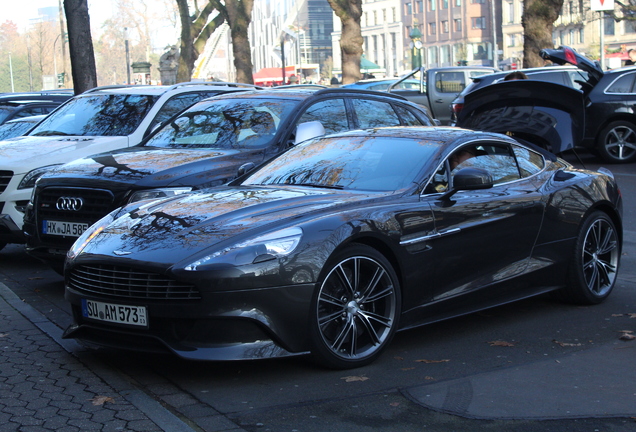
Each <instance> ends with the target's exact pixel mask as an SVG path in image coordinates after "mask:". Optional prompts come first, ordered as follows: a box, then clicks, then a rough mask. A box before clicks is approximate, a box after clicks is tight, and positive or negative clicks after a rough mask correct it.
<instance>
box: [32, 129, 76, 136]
mask: <svg viewBox="0 0 636 432" xmlns="http://www.w3.org/2000/svg"><path fill="white" fill-rule="evenodd" d="M54 135H60V136H67V135H69V134H67V133H66V132H60V131H52V130H51V131H42V132H38V133H34V134H33V135H31V136H54Z"/></svg>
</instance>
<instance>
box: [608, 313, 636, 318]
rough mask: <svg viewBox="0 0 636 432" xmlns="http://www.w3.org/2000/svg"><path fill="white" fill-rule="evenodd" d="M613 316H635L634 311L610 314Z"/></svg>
mask: <svg viewBox="0 0 636 432" xmlns="http://www.w3.org/2000/svg"><path fill="white" fill-rule="evenodd" d="M612 316H613V317H622V316H626V317H630V318H636V313H631V312H630V313H622V314H612Z"/></svg>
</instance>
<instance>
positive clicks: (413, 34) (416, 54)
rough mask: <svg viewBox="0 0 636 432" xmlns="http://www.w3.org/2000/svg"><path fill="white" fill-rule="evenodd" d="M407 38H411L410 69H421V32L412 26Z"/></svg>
mask: <svg viewBox="0 0 636 432" xmlns="http://www.w3.org/2000/svg"><path fill="white" fill-rule="evenodd" d="M409 37H410V38H411V69H418V68H421V67H422V32H421V31H420V30H419V29H418V28H417V26H416V25H414V26H413V28H411V31H410V33H409Z"/></svg>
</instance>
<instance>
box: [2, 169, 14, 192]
mask: <svg viewBox="0 0 636 432" xmlns="http://www.w3.org/2000/svg"><path fill="white" fill-rule="evenodd" d="M11 177H13V171H0V193H2V192H4V190H5V189H6V188H7V185H8V184H9V182H10V181H11Z"/></svg>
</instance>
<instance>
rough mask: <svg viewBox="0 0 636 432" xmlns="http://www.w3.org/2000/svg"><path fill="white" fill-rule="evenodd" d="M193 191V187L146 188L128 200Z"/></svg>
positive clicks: (165, 196)
mask: <svg viewBox="0 0 636 432" xmlns="http://www.w3.org/2000/svg"><path fill="white" fill-rule="evenodd" d="M190 191H192V188H191V187H176V188H160V189H146V190H141V191H137V192H135V193H133V194H132V195H131V196H130V199H129V200H128V202H129V203H133V202H135V201H142V200H149V199H159V198H168V197H172V196H175V195H181V194H184V193H188V192H190Z"/></svg>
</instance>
